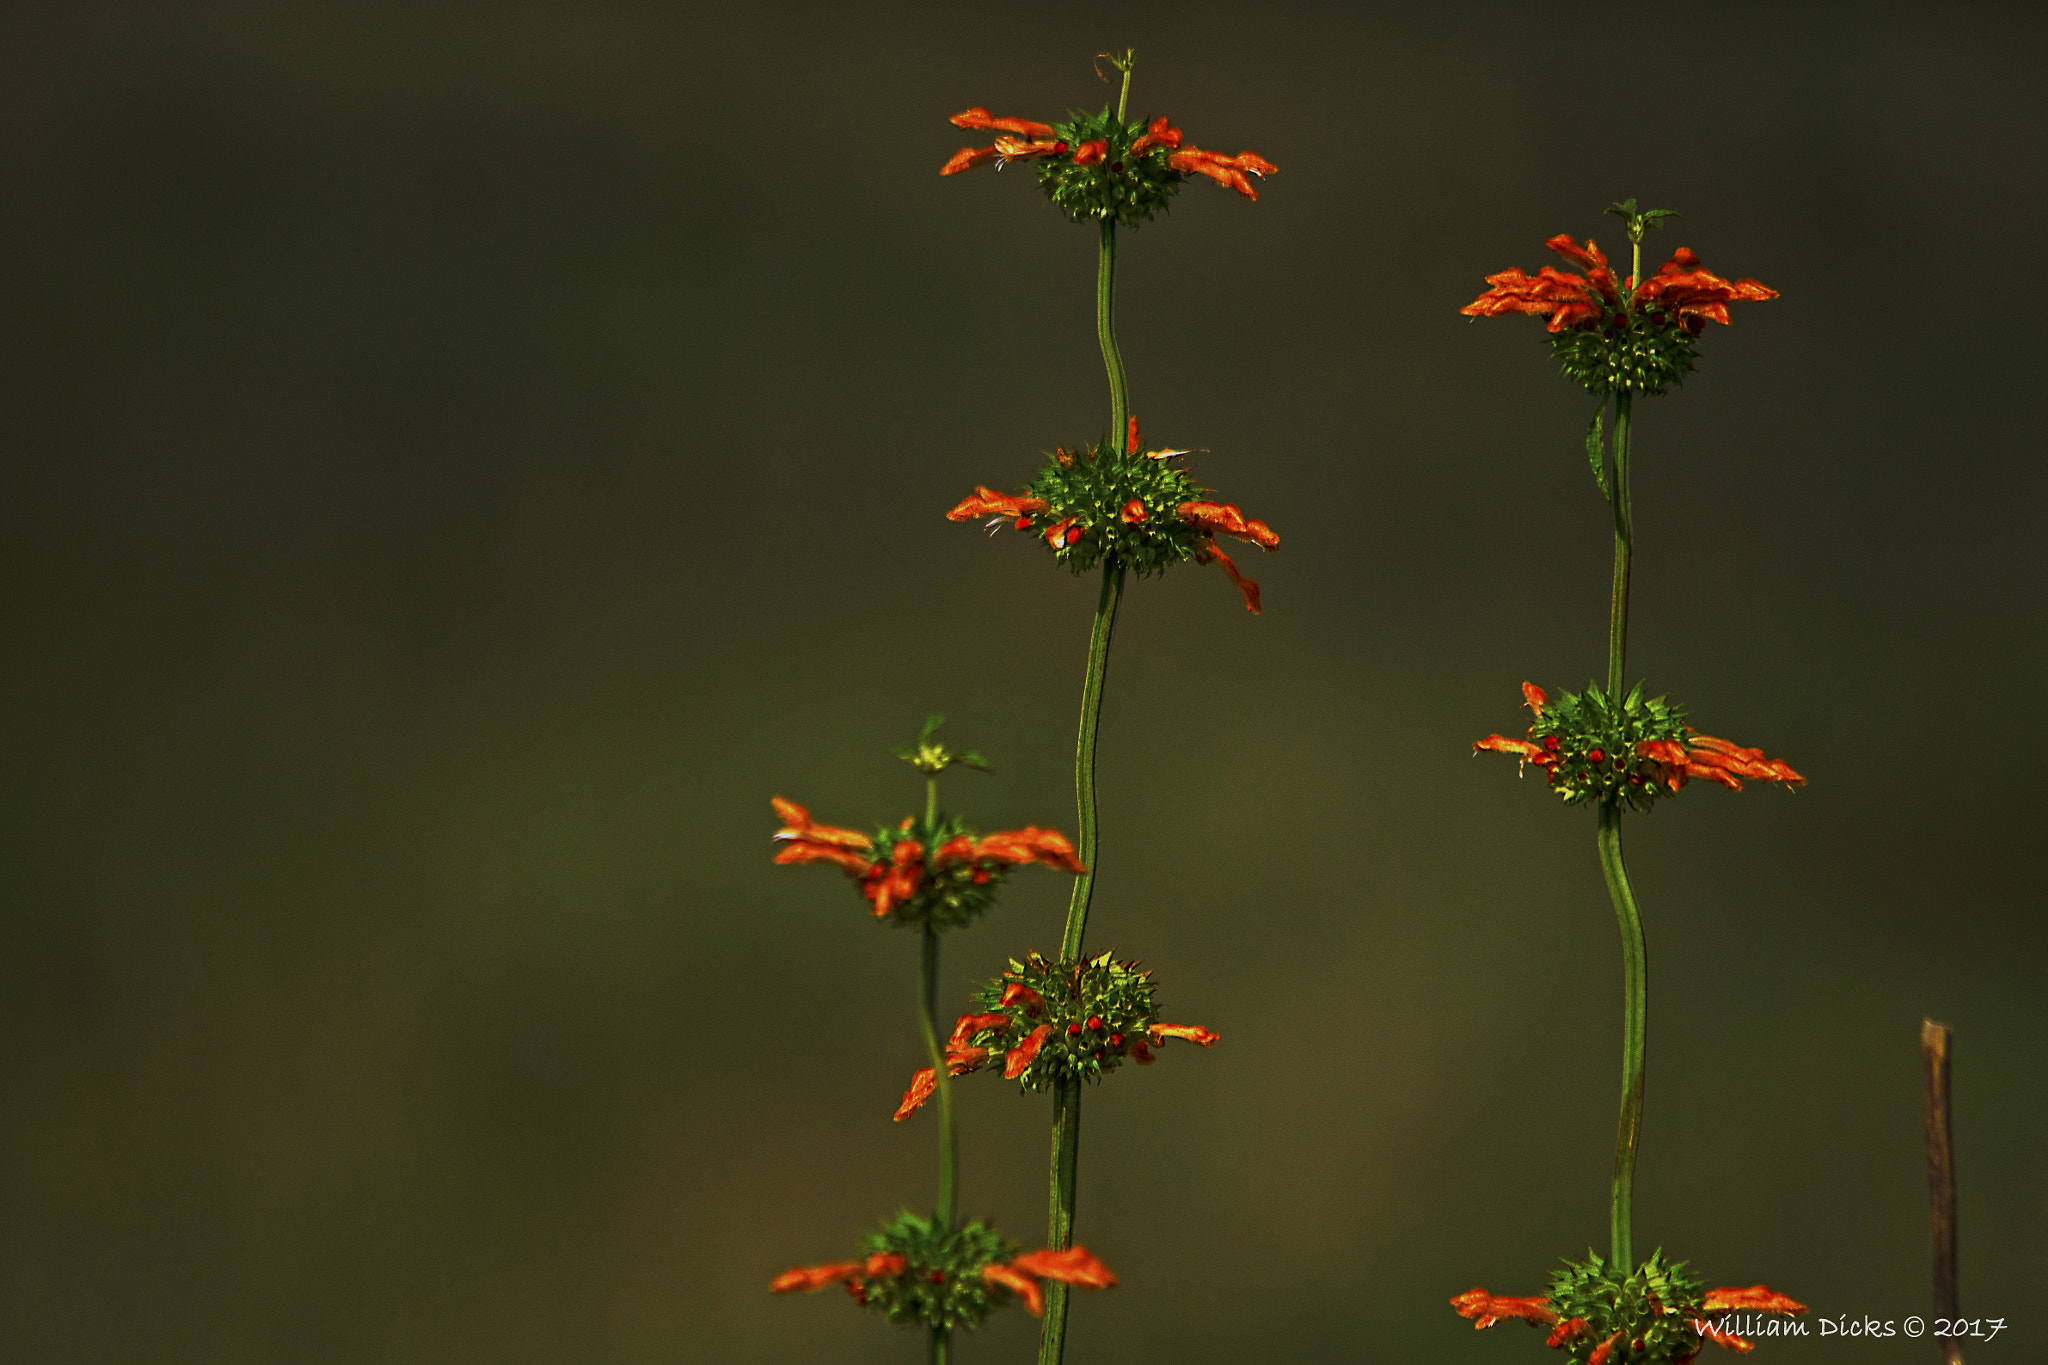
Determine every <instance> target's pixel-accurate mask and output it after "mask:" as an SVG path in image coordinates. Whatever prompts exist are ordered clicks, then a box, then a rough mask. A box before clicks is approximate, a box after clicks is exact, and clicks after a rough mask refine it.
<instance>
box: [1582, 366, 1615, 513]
mask: <svg viewBox="0 0 2048 1365" xmlns="http://www.w3.org/2000/svg"><path fill="white" fill-rule="evenodd" d="M1606 415H1607V395H1606V394H1604V393H1603V394H1601V395H1600V406H1599V407H1597V408H1594V409H1593V424H1592V425H1591V426H1589V427H1587V428H1586V463H1588V464H1590V465H1592V466H1593V482H1594V483H1596V484H1598V485H1600V496H1601V497H1603V498H1605V499H1607V501H1608V502H1610V503H1612V502H1613V501H1614V495H1613V494H1612V493H1610V492H1608V491H1607V448H1606V445H1605V443H1604V442H1603V441H1602V440H1601V439H1600V434H1601V432H1600V424H1601V419H1602V418H1604V417H1605V416H1606Z"/></svg>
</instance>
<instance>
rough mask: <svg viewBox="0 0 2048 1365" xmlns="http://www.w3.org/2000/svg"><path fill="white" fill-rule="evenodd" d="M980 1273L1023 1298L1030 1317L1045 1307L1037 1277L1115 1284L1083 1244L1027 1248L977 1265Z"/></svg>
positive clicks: (1090, 1286) (1101, 1286)
mask: <svg viewBox="0 0 2048 1365" xmlns="http://www.w3.org/2000/svg"><path fill="white" fill-rule="evenodd" d="M981 1277H982V1279H984V1280H986V1281H988V1282H989V1283H990V1284H999V1285H1001V1286H1002V1287H1003V1288H1005V1289H1007V1290H1009V1291H1011V1292H1012V1293H1014V1294H1015V1295H1016V1296H1017V1297H1018V1298H1020V1299H1022V1300H1024V1307H1025V1308H1027V1309H1029V1310H1030V1312H1031V1316H1032V1317H1034V1318H1035V1317H1038V1316H1040V1315H1041V1314H1042V1313H1043V1312H1044V1311H1045V1298H1044V1295H1043V1293H1042V1292H1041V1291H1040V1289H1039V1287H1038V1281H1039V1280H1041V1279H1044V1280H1059V1281H1061V1282H1062V1283H1064V1284H1073V1285H1079V1286H1081V1287H1082V1288H1083V1289H1108V1288H1111V1287H1112V1286H1114V1285H1115V1284H1116V1276H1115V1274H1113V1273H1112V1272H1111V1271H1110V1268H1109V1267H1108V1266H1106V1265H1104V1264H1103V1263H1102V1262H1101V1261H1098V1260H1097V1259H1095V1257H1094V1256H1093V1255H1091V1254H1090V1253H1089V1251H1088V1249H1087V1248H1086V1247H1070V1248H1069V1249H1067V1250H1066V1251H1049V1250H1048V1251H1027V1252H1025V1253H1024V1254H1023V1255H1022V1256H1019V1257H1016V1258H1015V1259H1014V1260H1012V1261H1011V1262H1010V1263H1009V1264H1008V1265H1003V1264H1000V1263H998V1262H993V1261H992V1262H990V1263H989V1264H987V1265H985V1266H983V1267H982V1268H981ZM1033 1277H1036V1278H1033Z"/></svg>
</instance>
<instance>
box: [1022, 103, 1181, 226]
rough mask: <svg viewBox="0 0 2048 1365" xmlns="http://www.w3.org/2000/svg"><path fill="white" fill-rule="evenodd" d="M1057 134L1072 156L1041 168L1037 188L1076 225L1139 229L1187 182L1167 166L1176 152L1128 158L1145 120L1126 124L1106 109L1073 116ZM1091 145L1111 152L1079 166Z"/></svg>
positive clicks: (1163, 150) (1063, 156)
mask: <svg viewBox="0 0 2048 1365" xmlns="http://www.w3.org/2000/svg"><path fill="white" fill-rule="evenodd" d="M1053 128H1054V129H1055V130H1056V131H1057V132H1058V133H1059V136H1060V140H1061V141H1063V142H1065V143H1066V144H1067V148H1068V150H1067V151H1066V152H1065V153H1063V154H1061V155H1058V156H1049V157H1047V158H1045V159H1044V160H1043V161H1041V162H1039V163H1038V185H1039V188H1040V189H1042V190H1044V191H1045V197H1046V198H1048V199H1050V200H1052V202H1053V204H1054V205H1055V206H1056V207H1058V209H1059V210H1060V212H1062V213H1064V214H1066V215H1067V217H1069V218H1071V219H1073V220H1074V221H1075V222H1077V223H1099V222H1101V221H1102V220H1103V219H1105V218H1113V219H1115V220H1116V221H1117V222H1119V223H1123V224H1126V225H1127V226H1130V227H1133V228H1135V227H1137V226H1138V225H1139V224H1141V223H1144V222H1147V221H1149V220H1150V219H1151V217H1152V215H1153V214H1155V213H1157V212H1159V211H1160V210H1161V209H1163V208H1165V207H1166V204H1167V201H1168V200H1170V199H1172V198H1173V196H1174V195H1176V194H1178V193H1179V192H1180V186H1181V182H1182V181H1183V180H1185V179H1186V178H1187V177H1186V176H1184V175H1182V174H1181V173H1180V172H1179V171H1176V170H1173V169H1171V168H1169V167H1168V166H1167V164H1166V159H1167V158H1168V157H1169V156H1171V155H1172V154H1173V148H1172V147H1169V146H1164V145H1161V146H1157V147H1153V148H1151V149H1149V150H1147V151H1146V152H1144V153H1143V154H1142V155H1139V156H1137V157H1133V156H1131V155H1130V149H1131V144H1132V143H1134V142H1136V141H1137V140H1138V139H1139V138H1141V137H1143V136H1144V135H1145V128H1146V124H1145V121H1144V120H1140V121H1139V122H1137V123H1125V122H1123V121H1122V120H1121V119H1119V118H1117V117H1116V115H1114V114H1112V113H1110V112H1109V110H1108V109H1107V108H1104V109H1103V111H1102V112H1101V113H1099V114H1083V113H1078V112H1076V113H1073V115H1072V117H1071V118H1069V120H1068V121H1067V122H1065V123H1056V124H1054V125H1053ZM1090 142H1105V143H1108V144H1109V146H1108V149H1107V150H1106V151H1105V152H1104V153H1103V155H1102V156H1101V157H1100V158H1099V159H1097V160H1095V161H1093V162H1091V163H1090V164H1088V165H1085V166H1083V165H1079V164H1077V163H1076V162H1075V160H1074V156H1075V153H1077V152H1079V151H1080V149H1081V148H1082V146H1084V145H1085V144H1087V143H1090Z"/></svg>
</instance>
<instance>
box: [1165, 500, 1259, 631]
mask: <svg viewBox="0 0 2048 1365" xmlns="http://www.w3.org/2000/svg"><path fill="white" fill-rule="evenodd" d="M1173 510H1174V511H1176V512H1178V513H1179V514H1180V516H1181V519H1182V520H1183V521H1186V522H1188V523H1189V524H1191V525H1193V526H1194V527H1196V528H1197V529H1199V530H1202V531H1206V532H1208V533H1209V538H1208V539H1207V540H1205V541H1203V542H1202V545H1201V547H1200V548H1199V549H1197V550H1196V551H1195V562H1196V563H1197V564H1219V565H1221V566H1222V567H1223V572H1225V573H1227V574H1229V575H1230V581H1231V582H1233V583H1235V584H1236V585H1237V590H1238V591H1239V592H1241V593H1243V594H1244V609H1245V610H1246V611H1248V612H1251V613H1252V614H1253V615H1257V614H1258V612H1259V585H1258V584H1257V583H1256V582H1254V581H1253V580H1252V579H1249V578H1246V577H1245V576H1244V575H1243V574H1241V573H1239V572H1238V571H1237V565H1236V564H1235V563H1233V562H1232V561H1231V558H1230V556H1229V555H1227V554H1225V553H1223V548H1222V547H1221V546H1219V545H1218V544H1217V543H1216V537H1217V536H1219V535H1227V536H1236V537H1237V538H1238V539H1239V540H1248V541H1250V542H1251V543H1252V544H1254V545H1256V546H1258V547H1259V548H1260V549H1261V550H1277V549H1279V548H1280V537H1279V536H1278V535H1276V534H1274V532H1273V528H1272V527H1270V526H1268V525H1266V523H1265V522H1263V521H1260V520H1258V519H1257V518H1255V517H1247V516H1246V515H1245V514H1244V512H1243V510H1242V509H1241V508H1239V507H1238V505H1237V504H1236V503H1234V502H1184V503H1182V504H1181V505H1180V506H1178V507H1176V508H1174V509H1173Z"/></svg>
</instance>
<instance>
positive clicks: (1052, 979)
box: [967, 953, 1159, 1090]
mask: <svg viewBox="0 0 2048 1365" xmlns="http://www.w3.org/2000/svg"><path fill="white" fill-rule="evenodd" d="M973 1000H974V1003H975V1005H976V1006H978V1007H979V1008H980V1009H981V1010H983V1011H984V1013H983V1015H982V1017H983V1018H984V1019H992V1018H996V1017H999V1016H1000V1017H1002V1018H1003V1019H1004V1020H1005V1022H1004V1023H1002V1024H1000V1025H996V1026H994V1027H991V1028H984V1029H981V1030H979V1031H978V1032H976V1033H974V1034H973V1035H972V1036H971V1037H969V1038H968V1039H967V1042H968V1043H969V1044H971V1045H972V1046H974V1047H981V1048H986V1049H988V1051H989V1054H990V1055H991V1057H992V1058H993V1057H994V1056H997V1055H1004V1056H1015V1057H1017V1059H1018V1062H1019V1064H1020V1065H1019V1069H1017V1070H1016V1071H1014V1072H1013V1071H1012V1070H1011V1069H1010V1068H1009V1067H1008V1066H1005V1068H1004V1075H1005V1076H1010V1077H1012V1078H1013V1079H1015V1080H1017V1081H1018V1082H1019V1083H1020V1084H1022V1086H1023V1087H1024V1088H1025V1089H1026V1090H1044V1089H1046V1088H1047V1087H1049V1086H1051V1085H1053V1084H1054V1083H1055V1082H1058V1081H1064V1080H1071V1079H1074V1078H1076V1077H1079V1078H1080V1079H1083V1080H1089V1081H1096V1080H1100V1079H1102V1077H1104V1076H1106V1075H1108V1074H1109V1073H1110V1072H1112V1071H1114V1070H1116V1069H1117V1068H1118V1067H1119V1066H1122V1065H1123V1063H1124V1059H1125V1058H1127V1057H1130V1056H1132V1055H1134V1053H1135V1054H1137V1055H1143V1056H1145V1057H1146V1060H1148V1061H1149V1060H1150V1055H1149V1050H1148V1048H1149V1044H1150V1043H1151V1034H1150V1032H1149V1030H1150V1029H1151V1027H1152V1025H1154V1024H1156V1023H1158V1022H1159V1009H1158V1005H1157V1003H1156V992H1155V990H1154V987H1153V985H1152V974H1151V973H1150V972H1144V971H1139V970H1138V964H1137V963H1135V962H1118V961H1117V960H1116V959H1115V958H1114V957H1113V956H1111V955H1110V954H1108V953H1104V954H1103V955H1102V956H1100V957H1093V958H1087V959H1084V960H1081V961H1052V960H1048V959H1047V958H1044V957H1041V956H1040V955H1039V954H1037V953H1032V954H1031V955H1030V956H1028V957H1026V958H1025V959H1024V960H1023V961H1022V962H1019V961H1016V960H1015V959H1012V960H1011V962H1010V969H1009V970H1008V971H1007V972H1004V973H1003V974H1002V975H1001V976H999V977H996V978H995V979H994V980H992V981H987V982H984V983H982V985H980V986H979V987H977V988H976V989H975V992H974V996H973Z"/></svg>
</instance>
